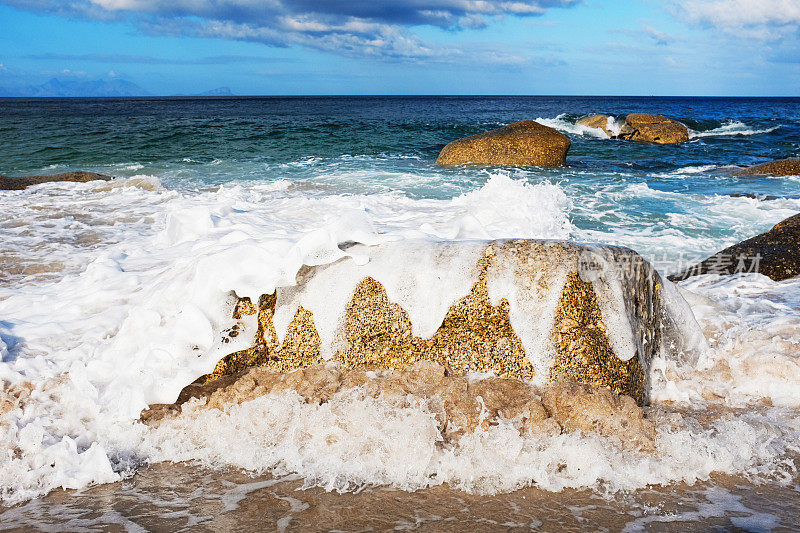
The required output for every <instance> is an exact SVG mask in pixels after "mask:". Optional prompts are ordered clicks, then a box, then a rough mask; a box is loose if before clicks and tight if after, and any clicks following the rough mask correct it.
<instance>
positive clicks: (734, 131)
mask: <svg viewBox="0 0 800 533" xmlns="http://www.w3.org/2000/svg"><path fill="white" fill-rule="evenodd" d="M778 128H780V126H773V127H771V128H764V129H753V128H752V127H750V126H748V125H747V124H745V123H744V122H740V121H738V120H729V121H727V122H725V123H724V124H722V125H721V126H719V127H718V128H714V129H713V130H707V131H694V130H691V129H690V130H689V137H690V138H692V139H695V138H702V137H727V136H731V135H760V134H762V133H772V132H773V131H775V130H777V129H778Z"/></svg>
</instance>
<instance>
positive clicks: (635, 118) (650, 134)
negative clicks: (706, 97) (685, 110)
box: [618, 113, 689, 144]
mask: <svg viewBox="0 0 800 533" xmlns="http://www.w3.org/2000/svg"><path fill="white" fill-rule="evenodd" d="M618 137H619V138H620V139H625V140H627V141H637V142H645V143H656V144H673V143H682V142H686V141H688V140H689V129H688V128H687V127H686V125H684V124H682V123H680V122H678V121H677V120H672V119H671V118H667V117H663V116H661V115H648V114H646V113H632V114H630V115H628V116H627V117H625V125H624V126H622V129H620V132H619V136H618Z"/></svg>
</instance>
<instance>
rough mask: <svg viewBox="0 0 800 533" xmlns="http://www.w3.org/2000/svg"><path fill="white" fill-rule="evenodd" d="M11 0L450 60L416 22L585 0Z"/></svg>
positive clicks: (344, 49) (279, 40) (146, 24)
mask: <svg viewBox="0 0 800 533" xmlns="http://www.w3.org/2000/svg"><path fill="white" fill-rule="evenodd" d="M5 1H6V2H7V3H10V4H12V5H15V6H17V7H20V8H23V9H29V10H31V11H44V12H50V13H58V14H64V15H72V16H82V17H86V18H94V19H103V20H108V19H111V20H114V19H117V20H120V19H122V20H130V21H133V22H135V23H138V24H139V26H140V27H141V28H143V29H144V30H145V31H147V32H149V33H152V34H170V35H192V36H200V37H214V38H220V39H230V40H244V41H254V42H261V43H264V44H267V45H271V46H291V45H301V46H306V47H309V48H315V49H319V50H326V51H332V52H336V53H340V54H342V55H347V56H354V57H384V58H386V59H390V60H399V59H430V58H438V59H439V60H446V59H447V58H451V59H452V58H454V57H457V56H458V55H459V54H458V53H457V51H455V50H452V49H449V48H445V47H437V46H434V45H429V44H426V43H424V42H422V40H421V39H420V38H419V36H418V35H417V34H416V33H414V30H413V28H414V27H415V26H421V25H428V26H436V27H440V28H446V29H451V30H459V29H463V28H481V27H484V26H486V25H488V24H489V23H490V22H491V20H493V19H496V18H497V17H503V16H508V15H511V16H521V17H526V16H536V15H541V14H543V13H545V12H546V11H547V10H548V9H550V8H554V7H570V6H573V5H576V4H578V3H580V2H581V1H582V0H508V1H503V0H500V1H492V0H70V1H69V2H64V1H62V0H5ZM470 57H474V56H470ZM485 57H486V60H487V61H488V62H491V61H493V60H496V61H497V62H499V63H500V64H504V63H508V62H509V59H508V58H501V57H499V56H498V57H495V56H493V55H492V54H485ZM512 62H513V61H512Z"/></svg>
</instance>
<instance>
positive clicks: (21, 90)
mask: <svg viewBox="0 0 800 533" xmlns="http://www.w3.org/2000/svg"><path fill="white" fill-rule="evenodd" d="M149 94H150V93H149V92H147V91H146V90H144V89H142V88H141V87H139V86H138V85H136V84H135V83H133V82H130V81H126V80H119V79H111V80H80V79H78V80H74V79H68V80H64V79H58V78H52V79H51V80H49V81H47V82H46V83H43V84H42V85H36V86H34V85H29V86H26V87H6V88H0V96H27V97H45V96H148V95H149Z"/></svg>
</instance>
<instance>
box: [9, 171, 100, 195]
mask: <svg viewBox="0 0 800 533" xmlns="http://www.w3.org/2000/svg"><path fill="white" fill-rule="evenodd" d="M111 179H113V178H112V177H111V176H106V175H105V174H97V173H95V172H65V173H63V174H50V175H46V176H18V177H11V176H3V175H0V191H21V190H22V189H24V188H26V187H30V186H31V185H39V184H40V183H48V182H51V181H76V182H81V183H85V182H87V181H98V180H102V181H109V180H111Z"/></svg>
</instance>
